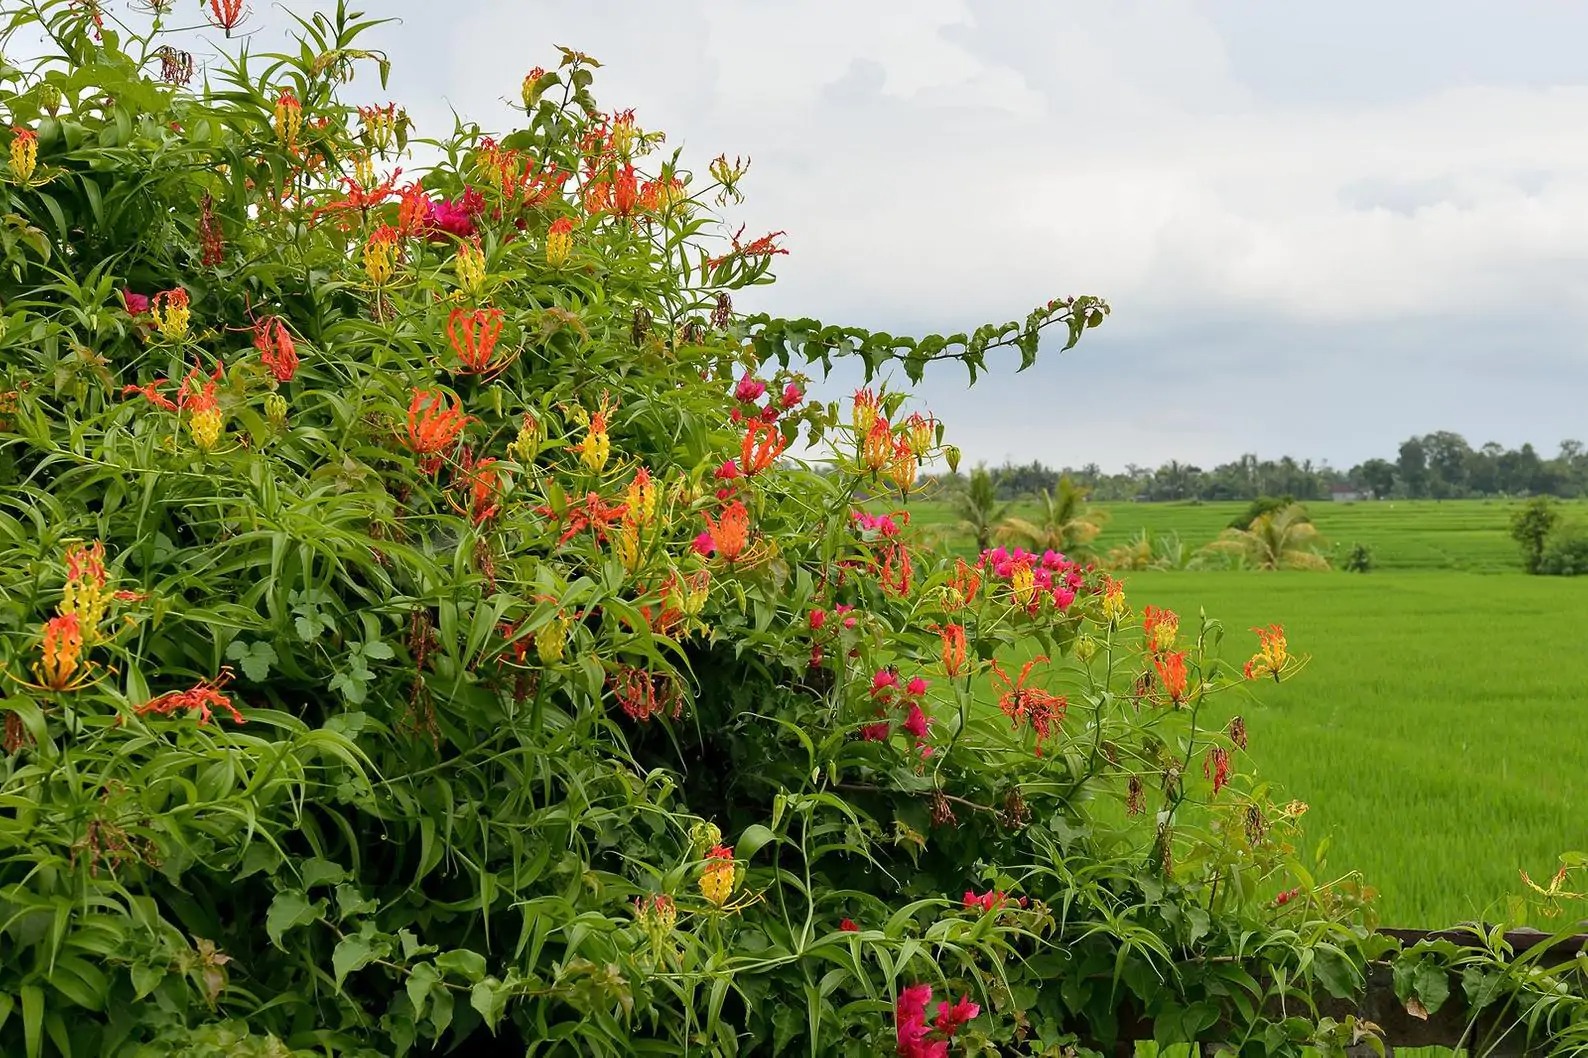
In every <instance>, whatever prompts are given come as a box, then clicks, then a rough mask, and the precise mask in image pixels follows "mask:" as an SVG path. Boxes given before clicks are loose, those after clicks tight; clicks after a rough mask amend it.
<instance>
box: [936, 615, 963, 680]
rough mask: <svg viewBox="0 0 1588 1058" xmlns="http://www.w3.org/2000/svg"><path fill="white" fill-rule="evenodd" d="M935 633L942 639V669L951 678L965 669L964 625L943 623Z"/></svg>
mask: <svg viewBox="0 0 1588 1058" xmlns="http://www.w3.org/2000/svg"><path fill="white" fill-rule="evenodd" d="M937 634H938V636H939V637H940V638H941V639H942V640H943V671H944V672H945V673H947V674H948V676H949V678H950V679H952V678H953V677H955V676H958V675H959V674H960V673H961V672H963V671H965V626H964V625H959V624H949V625H944V626H943V627H941V628H939V629H938V630H937Z"/></svg>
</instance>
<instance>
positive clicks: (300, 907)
mask: <svg viewBox="0 0 1588 1058" xmlns="http://www.w3.org/2000/svg"><path fill="white" fill-rule="evenodd" d="M324 907H325V904H324V902H323V901H316V902H315V903H310V902H309V898H308V897H307V896H305V895H304V894H303V893H302V892H301V891H300V890H297V889H283V890H282V891H281V892H279V893H277V894H276V896H275V899H273V900H272V901H270V910H269V911H267V912H266V913H265V933H266V934H268V935H269V937H270V940H271V943H273V944H274V945H275V946H276V947H278V948H281V938H282V937H283V936H284V935H285V934H286V933H287V931H288V930H291V929H296V928H297V927H299V926H307V925H308V924H309V923H311V922H314V921H316V920H318V919H319V918H320V915H321V913H322V912H323V910H324ZM282 950H283V951H285V950H286V949H285V948H282Z"/></svg>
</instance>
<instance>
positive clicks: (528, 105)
mask: <svg viewBox="0 0 1588 1058" xmlns="http://www.w3.org/2000/svg"><path fill="white" fill-rule="evenodd" d="M545 76H546V71H545V70H543V69H541V68H540V67H539V66H537V67H535V68H534V69H533V70H530V71H529V73H527V74H525V75H524V84H523V86H522V88H521V89H520V93H521V95H522V98H523V100H524V109H525V110H533V109H535V104H536V103H538V102H540V93H541V88H540V79H541V78H542V77H545Z"/></svg>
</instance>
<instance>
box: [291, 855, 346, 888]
mask: <svg viewBox="0 0 1588 1058" xmlns="http://www.w3.org/2000/svg"><path fill="white" fill-rule="evenodd" d="M298 873H299V874H300V875H301V876H302V878H303V887H304V888H305V889H313V888H314V887H315V886H317V885H335V884H336V883H338V882H340V881H343V880H344V879H346V878H347V871H345V870H343V869H342V866H341V865H340V864H336V863H332V862H331V861H330V860H324V859H321V858H320V857H318V856H316V857H315V858H313V859H311V860H304V861H303V866H302V867H300V868H298Z"/></svg>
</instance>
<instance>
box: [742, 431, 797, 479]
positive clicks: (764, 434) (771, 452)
mask: <svg viewBox="0 0 1588 1058" xmlns="http://www.w3.org/2000/svg"><path fill="white" fill-rule="evenodd" d="M786 444H787V442H786V441H784V440H783V434H782V432H781V431H780V430H778V428H777V424H776V423H770V422H763V421H761V420H760V419H754V420H751V422H750V426H749V428H748V429H747V430H745V432H744V441H743V443H741V444H740V446H739V468H740V469H741V470H742V471H744V473H745V474H746V475H747V476H748V475H755V474H759V473H761V472H762V471H763V470H765V469H766V468H767V467H770V466H771V465H772V463H773V462H774V461H775V460H776V459H777V457H778V456H780V455H782V454H783V448H784V446H785V445H786Z"/></svg>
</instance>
